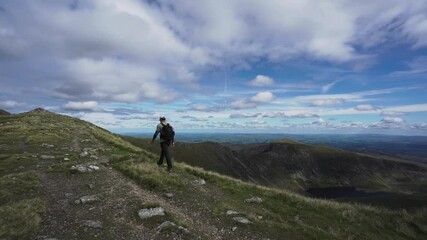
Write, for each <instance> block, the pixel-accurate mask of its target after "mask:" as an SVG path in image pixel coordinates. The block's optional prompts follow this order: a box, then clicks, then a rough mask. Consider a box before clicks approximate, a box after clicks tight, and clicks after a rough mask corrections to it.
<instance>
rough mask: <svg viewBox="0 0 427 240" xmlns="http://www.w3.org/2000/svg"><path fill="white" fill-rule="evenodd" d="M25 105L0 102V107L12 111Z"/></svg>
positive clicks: (8, 101) (13, 102)
mask: <svg viewBox="0 0 427 240" xmlns="http://www.w3.org/2000/svg"><path fill="white" fill-rule="evenodd" d="M26 105H27V104H25V103H22V102H17V101H13V100H7V101H1V102H0V107H2V108H7V109H13V108H18V107H24V106H26Z"/></svg>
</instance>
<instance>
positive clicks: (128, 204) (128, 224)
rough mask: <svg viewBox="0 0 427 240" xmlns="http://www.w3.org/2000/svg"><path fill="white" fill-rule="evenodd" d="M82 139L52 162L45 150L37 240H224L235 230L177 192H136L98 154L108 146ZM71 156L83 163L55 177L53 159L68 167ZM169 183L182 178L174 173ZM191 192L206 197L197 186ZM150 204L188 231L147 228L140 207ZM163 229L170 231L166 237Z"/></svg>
mask: <svg viewBox="0 0 427 240" xmlns="http://www.w3.org/2000/svg"><path fill="white" fill-rule="evenodd" d="M82 133H83V131H79V132H78V133H77V134H76V135H75V136H74V138H73V140H72V142H71V146H72V147H71V150H72V152H66V151H64V150H59V152H62V156H58V155H54V156H50V155H49V154H51V152H52V151H54V152H55V151H57V150H58V149H55V148H56V147H55V146H54V145H53V146H49V145H48V144H45V145H44V146H47V149H48V150H49V151H48V152H46V153H43V152H41V153H40V158H41V160H42V161H41V162H40V163H39V165H38V167H37V168H36V172H37V174H38V175H39V177H40V180H41V195H42V196H45V199H44V200H45V201H46V202H47V206H48V207H47V212H46V218H44V219H43V221H42V224H41V231H40V232H39V233H38V234H37V236H35V239H204V238H206V239H224V237H225V236H224V235H225V234H227V232H230V231H232V230H233V229H232V228H227V230H225V229H224V228H223V229H219V228H218V227H217V226H215V225H214V224H210V223H209V221H211V217H210V216H207V215H206V214H209V209H203V204H202V203H197V202H192V203H191V204H188V203H187V202H186V201H181V200H179V199H176V197H175V196H177V195H179V194H180V193H179V192H176V193H173V192H168V193H166V192H165V193H164V194H158V193H154V192H151V191H148V190H145V189H143V188H142V187H141V186H138V185H137V184H136V183H135V182H134V181H132V180H130V179H129V178H127V177H125V176H123V175H122V174H121V173H120V172H118V171H116V170H114V169H113V168H112V167H111V165H110V164H109V159H108V151H107V154H104V153H102V154H98V152H99V151H98V150H99V149H108V147H109V146H106V145H105V144H103V143H101V142H99V141H98V140H96V139H85V138H82ZM88 143H90V144H88ZM63 149H65V148H63ZM73 151H74V152H75V153H78V158H79V160H78V161H74V162H83V163H81V164H73V165H72V167H71V168H70V170H69V171H51V170H52V160H53V159H55V160H57V159H59V160H58V163H63V162H67V161H70V160H69V159H70V158H71V157H69V156H70V155H76V154H73ZM64 159H65V160H64ZM153 164H155V163H153ZM76 166H77V167H79V168H80V169H77V168H75V167H76ZM73 167H74V168H73ZM85 167H86V168H85ZM90 167H92V168H93V169H90ZM53 168H54V166H53ZM80 171H82V172H80ZM159 171H163V169H159ZM169 177H170V178H174V177H178V176H177V174H175V173H172V174H169ZM193 188H194V190H195V191H203V189H201V188H202V187H201V186H200V184H198V183H196V182H195V183H194V186H193ZM152 204H155V205H158V206H161V207H162V208H163V209H164V211H165V212H166V213H167V214H168V215H169V218H170V217H171V218H173V219H179V220H180V222H182V223H184V224H185V227H181V228H180V227H179V225H178V224H176V226H175V227H174V226H172V228H171V226H169V225H170V224H171V221H168V217H166V218H165V221H163V220H161V219H156V220H155V221H154V222H156V223H159V224H158V225H157V226H154V225H153V223H152V222H148V223H147V224H144V223H145V222H144V220H142V219H141V218H140V217H139V216H138V211H139V210H140V209H141V206H145V205H152ZM199 209H202V211H198V210H199ZM205 211H206V212H205ZM154 218H156V217H154ZM157 218H158V217H157ZM162 224H163V225H165V226H166V227H169V228H171V229H169V230H168V231H167V232H166V233H163V231H162V230H161V227H162ZM173 224H175V223H173ZM216 224H217V225H218V223H216ZM146 225H147V226H146ZM235 229H236V228H234V230H235ZM196 236H197V237H196Z"/></svg>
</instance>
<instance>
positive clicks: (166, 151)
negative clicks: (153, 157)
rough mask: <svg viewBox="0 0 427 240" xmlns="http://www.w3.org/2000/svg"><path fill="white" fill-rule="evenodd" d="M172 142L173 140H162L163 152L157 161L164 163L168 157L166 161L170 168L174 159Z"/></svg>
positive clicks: (160, 163) (158, 163)
mask: <svg viewBox="0 0 427 240" xmlns="http://www.w3.org/2000/svg"><path fill="white" fill-rule="evenodd" d="M170 144H171V141H165V142H160V148H161V149H162V152H161V153H160V159H159V161H158V162H157V165H162V164H163V160H164V159H165V158H166V163H167V164H168V170H170V169H172V159H171V155H170V152H169V146H170Z"/></svg>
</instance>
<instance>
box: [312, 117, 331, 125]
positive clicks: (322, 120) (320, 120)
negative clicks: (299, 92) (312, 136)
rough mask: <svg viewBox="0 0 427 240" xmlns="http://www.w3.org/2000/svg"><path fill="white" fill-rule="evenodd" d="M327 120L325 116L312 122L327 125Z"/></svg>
mask: <svg viewBox="0 0 427 240" xmlns="http://www.w3.org/2000/svg"><path fill="white" fill-rule="evenodd" d="M326 123H327V122H326V121H325V120H324V119H323V118H318V119H317V120H316V121H313V122H311V124H313V125H325V124H326Z"/></svg>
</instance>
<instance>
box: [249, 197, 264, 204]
mask: <svg viewBox="0 0 427 240" xmlns="http://www.w3.org/2000/svg"><path fill="white" fill-rule="evenodd" d="M245 202H246V203H262V199H261V198H260V197H250V198H246V199H245Z"/></svg>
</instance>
